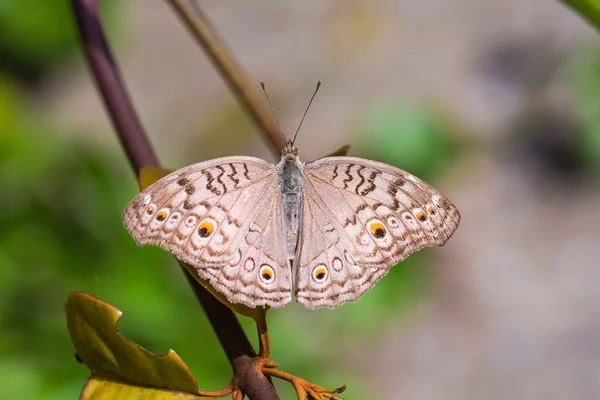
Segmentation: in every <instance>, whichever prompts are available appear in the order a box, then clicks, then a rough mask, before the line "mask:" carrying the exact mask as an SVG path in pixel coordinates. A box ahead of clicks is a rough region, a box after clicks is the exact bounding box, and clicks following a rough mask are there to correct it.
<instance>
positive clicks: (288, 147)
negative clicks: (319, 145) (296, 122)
mask: <svg viewBox="0 0 600 400" xmlns="http://www.w3.org/2000/svg"><path fill="white" fill-rule="evenodd" d="M299 155H300V152H299V151H298V149H297V148H296V147H294V142H292V141H291V140H288V141H287V142H286V144H285V148H284V149H283V150H282V151H281V157H282V158H297V157H298V156H299ZM286 156H287V157H286ZM290 156H291V157H290Z"/></svg>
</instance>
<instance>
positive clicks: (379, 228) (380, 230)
mask: <svg viewBox="0 0 600 400" xmlns="http://www.w3.org/2000/svg"><path fill="white" fill-rule="evenodd" d="M369 230H370V231H371V235H373V236H374V237H376V238H377V239H381V238H382V237H384V236H385V233H386V228H385V225H383V224H382V223H381V222H379V221H374V222H372V223H371V224H370V225H369Z"/></svg>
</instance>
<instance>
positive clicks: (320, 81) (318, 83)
mask: <svg viewBox="0 0 600 400" xmlns="http://www.w3.org/2000/svg"><path fill="white" fill-rule="evenodd" d="M321 83H323V81H322V80H321V79H319V82H317V88H316V89H315V92H314V93H313V95H312V97H311V98H310V101H309V102H308V106H306V110H305V111H304V115H303V116H302V119H301V120H300V125H298V129H296V133H295V134H294V139H293V140H292V146H293V145H294V143H296V136H298V132H300V127H301V126H302V123H303V122H304V117H306V113H307V112H308V109H309V108H310V105H311V104H312V102H313V99H314V98H315V95H316V94H317V92H318V91H319V88H320V87H321Z"/></svg>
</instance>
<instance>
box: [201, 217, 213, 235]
mask: <svg viewBox="0 0 600 400" xmlns="http://www.w3.org/2000/svg"><path fill="white" fill-rule="evenodd" d="M214 231H215V224H214V223H213V222H212V221H209V220H204V221H202V222H201V223H200V226H199V227H198V235H200V237H202V238H207V237H209V236H210V235H212V234H213V232H214Z"/></svg>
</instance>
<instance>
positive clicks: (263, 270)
mask: <svg viewBox="0 0 600 400" xmlns="http://www.w3.org/2000/svg"><path fill="white" fill-rule="evenodd" d="M258 275H259V276H260V279H261V280H262V281H263V282H264V283H271V282H273V281H274V280H275V270H273V268H271V266H270V265H268V264H263V265H261V266H260V270H259V271H258Z"/></svg>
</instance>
